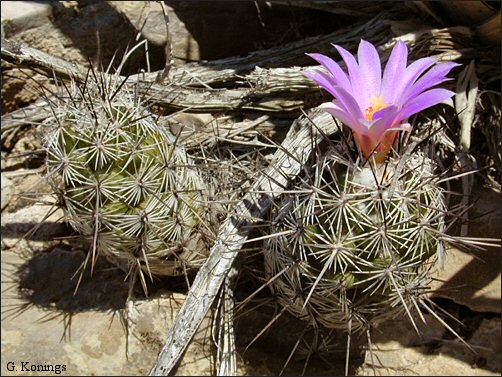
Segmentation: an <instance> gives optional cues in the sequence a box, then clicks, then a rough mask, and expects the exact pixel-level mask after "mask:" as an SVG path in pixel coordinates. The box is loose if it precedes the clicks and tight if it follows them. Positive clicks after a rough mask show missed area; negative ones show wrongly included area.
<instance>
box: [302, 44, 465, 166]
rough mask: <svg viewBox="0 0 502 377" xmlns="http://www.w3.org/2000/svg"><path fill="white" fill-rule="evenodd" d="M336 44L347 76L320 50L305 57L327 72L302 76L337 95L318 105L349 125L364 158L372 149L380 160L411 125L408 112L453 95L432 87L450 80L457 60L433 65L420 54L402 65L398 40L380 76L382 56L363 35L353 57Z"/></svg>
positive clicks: (404, 53) (402, 53) (404, 51)
mask: <svg viewBox="0 0 502 377" xmlns="http://www.w3.org/2000/svg"><path fill="white" fill-rule="evenodd" d="M334 46H335V48H336V49H337V50H338V52H339V53H340V55H341V56H342V58H343V61H344V62H345V65H346V66H347V69H348V75H347V74H346V73H345V72H344V71H343V70H342V69H341V68H340V66H339V65H338V64H337V63H336V62H335V61H334V60H332V59H331V58H329V57H327V56H325V55H322V54H309V56H310V57H312V58H313V59H315V60H317V61H318V62H319V63H320V64H321V65H322V66H323V67H324V68H326V70H327V71H328V73H327V74H326V73H324V72H320V71H318V72H315V73H305V75H306V76H308V77H309V78H311V79H312V80H314V81H315V82H316V83H318V84H319V85H321V86H322V87H323V88H324V89H326V90H327V91H328V92H329V93H331V94H332V95H333V96H334V97H335V98H334V99H333V101H331V102H327V103H323V104H322V105H321V108H323V109H324V110H326V111H327V112H329V113H330V114H332V115H333V116H334V117H336V118H338V119H340V120H341V121H342V122H343V123H345V124H346V125H347V126H349V127H350V128H351V129H352V131H353V133H354V138H355V140H356V141H357V143H358V144H359V148H360V150H361V152H362V154H363V155H364V157H365V158H368V157H370V156H371V155H372V154H373V153H374V157H375V159H376V160H377V161H379V162H381V161H383V160H384V159H385V157H386V156H387V154H388V152H389V150H390V148H391V147H392V145H393V143H394V140H395V138H396V135H397V131H399V130H404V131H409V130H410V129H411V126H410V125H409V124H408V123H407V119H408V117H410V116H411V115H414V114H416V113H418V112H420V111H422V110H424V109H426V108H428V107H431V106H434V105H436V104H438V103H440V102H442V101H444V100H447V99H449V98H451V97H452V96H453V95H454V93H453V92H452V91H450V90H446V89H442V88H435V89H431V88H432V87H434V86H436V85H438V84H440V83H442V82H444V81H446V80H449V78H447V77H446V75H447V74H448V73H449V72H450V70H451V69H452V68H453V67H455V66H457V65H458V64H457V63H453V62H448V63H441V64H437V65H435V66H434V67H432V66H433V65H434V64H435V63H436V59H434V58H423V59H419V60H417V61H415V62H413V63H412V64H410V65H409V66H406V63H407V55H408V49H407V46H406V44H405V43H404V42H401V41H398V42H397V43H396V45H395V46H394V49H393V50H392V53H391V55H390V58H389V61H388V62H387V65H386V67H385V70H384V72H383V77H382V73H381V63H380V58H379V56H378V52H377V50H376V48H375V46H373V45H372V44H371V43H369V42H367V41H365V40H361V43H360V44H359V49H358V52H357V58H358V61H357V62H356V59H355V57H354V56H352V55H351V54H350V53H349V52H348V51H347V50H345V49H344V48H343V47H340V46H337V45H334ZM430 67H432V68H430ZM429 68H430V69H429Z"/></svg>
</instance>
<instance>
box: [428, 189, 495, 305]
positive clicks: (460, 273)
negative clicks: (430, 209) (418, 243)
mask: <svg viewBox="0 0 502 377" xmlns="http://www.w3.org/2000/svg"><path fill="white" fill-rule="evenodd" d="M473 196H474V198H476V199H477V201H476V203H475V205H474V206H473V208H472V209H471V211H470V212H469V216H470V221H469V236H470V237H475V238H493V239H497V238H498V239H500V224H501V223H502V220H501V211H500V203H501V197H500V191H497V190H494V189H489V188H482V187H477V188H476V190H475V191H474V193H473ZM498 242H499V243H500V241H498ZM495 243H496V242H495ZM501 258H502V255H501V253H500V246H494V247H485V250H476V249H474V248H471V250H467V251H465V250H463V251H461V250H459V249H458V248H455V247H449V248H448V249H447V251H446V261H445V266H444V268H443V270H442V271H439V272H438V273H437V275H436V278H437V280H435V281H434V282H433V283H432V285H431V288H432V291H433V292H434V293H433V295H434V296H436V297H444V298H448V299H451V300H453V301H455V302H456V303H458V304H462V305H466V306H468V307H469V308H471V309H472V310H476V311H480V312H494V313H500V310H501V308H500V302H501V297H502V296H501V268H500V266H501V262H502V261H501Z"/></svg>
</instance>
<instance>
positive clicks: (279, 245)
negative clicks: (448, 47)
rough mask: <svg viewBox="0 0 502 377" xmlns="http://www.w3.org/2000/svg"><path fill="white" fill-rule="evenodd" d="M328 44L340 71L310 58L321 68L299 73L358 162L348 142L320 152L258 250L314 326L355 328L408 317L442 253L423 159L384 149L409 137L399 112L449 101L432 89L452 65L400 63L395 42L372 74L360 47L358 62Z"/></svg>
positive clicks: (435, 200) (440, 204)
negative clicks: (338, 124) (347, 137)
mask: <svg viewBox="0 0 502 377" xmlns="http://www.w3.org/2000/svg"><path fill="white" fill-rule="evenodd" d="M335 47H336V48H337V50H338V52H339V53H340V55H341V56H342V58H343V60H344V63H345V65H346V67H347V73H345V72H344V71H343V70H342V69H341V67H340V66H339V65H338V63H336V62H335V61H333V60H332V59H330V58H328V57H327V56H324V55H320V54H311V56H312V57H313V58H314V59H315V60H317V61H318V62H319V63H321V64H322V66H323V67H324V68H325V70H326V71H327V72H321V71H317V72H315V73H312V72H309V73H305V74H306V75H307V76H308V77H310V78H311V79H313V80H314V81H315V82H317V83H318V84H319V85H321V86H322V87H323V88H324V89H326V90H327V91H329V93H331V94H332V95H333V97H334V99H333V101H332V102H329V103H324V104H322V105H321V108H323V109H324V110H326V111H327V112H329V113H330V114H332V115H333V116H334V117H335V118H337V119H338V120H340V121H342V122H343V123H344V124H345V125H347V126H348V127H350V128H351V129H352V133H353V136H354V141H355V144H352V145H349V147H354V146H355V145H357V147H358V148H359V152H360V153H359V158H357V159H355V160H354V158H352V157H351V156H350V153H347V149H346V147H347V145H344V148H345V149H343V148H341V147H340V144H339V145H338V146H335V145H336V143H331V147H330V148H328V151H327V152H326V151H325V152H321V150H322V149H323V148H318V149H316V153H315V154H314V156H313V158H312V159H311V162H312V165H309V166H310V168H309V166H306V167H305V169H304V174H303V176H301V177H299V178H298V179H297V180H296V181H295V182H294V183H293V186H292V187H291V188H290V189H288V191H287V192H288V193H287V194H285V195H283V198H282V199H281V201H280V202H279V203H278V204H277V206H276V207H275V208H274V210H273V211H272V217H271V222H272V227H273V233H272V236H271V237H270V238H268V239H267V241H266V243H265V252H264V255H265V263H266V270H267V273H268V277H269V279H270V282H269V284H270V286H271V287H272V289H273V291H274V292H275V294H276V296H277V298H278V299H279V301H280V302H281V304H282V305H283V306H284V307H285V308H286V309H287V310H288V311H289V312H291V313H293V314H294V315H296V316H298V317H301V318H306V319H309V320H310V321H311V322H312V323H313V325H314V326H318V325H323V326H325V327H328V328H343V329H347V330H349V331H354V330H362V329H368V328H369V326H370V325H372V324H377V323H379V322H380V321H381V320H384V319H388V318H390V317H393V316H397V315H401V314H402V313H404V312H407V315H408V316H409V318H410V319H411V320H412V322H413V316H412V314H411V310H412V308H414V309H418V308H419V306H420V304H421V303H423V300H422V299H423V298H424V296H423V293H424V292H425V291H426V290H427V287H428V284H429V282H430V280H431V274H430V271H431V268H430V267H431V266H432V265H433V263H434V262H435V261H436V260H437V258H436V256H440V257H441V256H442V250H443V245H442V240H441V235H443V234H444V228H445V226H444V218H445V214H446V205H445V201H444V196H443V193H442V189H441V188H440V186H439V184H438V181H439V180H438V178H437V176H435V175H434V173H435V172H434V170H435V164H434V163H433V162H432V160H430V159H429V158H427V157H426V156H425V155H424V154H422V153H420V152H417V151H414V150H412V149H413V148H412V147H411V146H410V145H407V144H406V143H404V144H403V145H402V146H401V147H402V148H401V151H400V152H398V151H396V150H395V149H394V150H393V152H392V153H390V152H391V150H392V148H393V146H394V145H395V144H396V143H395V141H396V138H397V135H398V132H399V131H410V130H411V126H410V124H408V123H407V119H408V117H409V116H411V115H413V114H416V113H417V112H419V111H421V110H423V109H425V108H427V107H430V106H433V105H435V104H437V103H439V102H441V101H444V100H447V99H449V98H450V97H451V96H453V94H454V93H453V92H451V91H449V90H445V89H437V88H435V89H431V88H432V87H433V86H435V85H437V84H438V83H441V82H443V81H445V80H447V78H446V76H445V75H446V74H448V72H449V71H450V70H451V69H452V68H453V67H455V65H456V64H455V63H443V64H438V65H436V66H434V67H432V66H433V65H434V63H436V60H435V59H432V58H424V59H420V60H418V61H416V62H414V63H413V64H411V65H409V66H408V67H407V66H406V64H407V48H406V45H405V44H404V43H403V42H397V44H396V46H395V47H394V49H393V51H392V53H391V55H390V57H389V60H388V62H387V66H386V69H385V71H384V72H383V74H382V71H381V67H380V59H379V56H378V53H377V50H376V48H375V47H374V46H373V45H372V44H370V43H369V42H366V41H361V43H360V45H359V50H358V54H357V57H358V61H356V59H355V58H354V56H352V55H351V54H350V53H349V52H348V51H346V50H345V49H343V48H342V47H340V46H335ZM430 67H432V68H430ZM324 149H325V148H324ZM342 150H345V152H343V153H342V152H341V151H342ZM403 152H404V153H403ZM389 154H390V155H391V156H392V157H390V156H389Z"/></svg>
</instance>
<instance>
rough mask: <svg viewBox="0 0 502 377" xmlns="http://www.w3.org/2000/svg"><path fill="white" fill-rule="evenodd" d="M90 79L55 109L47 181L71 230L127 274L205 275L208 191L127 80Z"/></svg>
mask: <svg viewBox="0 0 502 377" xmlns="http://www.w3.org/2000/svg"><path fill="white" fill-rule="evenodd" d="M110 77H111V76H108V75H107V74H105V73H97V75H96V76H94V74H93V75H89V76H88V78H87V81H86V82H85V83H75V82H73V83H72V86H71V87H70V88H69V89H66V93H65V94H60V95H59V96H58V98H57V100H56V101H57V102H55V103H54V104H53V105H52V106H51V107H52V108H53V111H54V116H53V117H52V118H51V119H49V120H48V125H49V126H50V127H49V128H50V131H49V133H48V136H47V137H46V148H47V177H48V179H49V181H50V183H51V185H52V187H53V189H54V191H55V193H56V194H57V195H58V198H59V204H60V205H61V206H62V208H63V209H64V211H65V214H66V220H67V221H68V223H69V224H70V225H71V226H72V228H73V229H74V230H75V231H77V232H78V233H79V234H81V235H83V236H84V237H85V238H86V239H87V240H88V241H89V248H90V254H89V255H90V256H91V257H92V265H94V261H95V258H96V257H97V256H104V257H106V258H107V259H108V260H110V261H111V262H112V263H113V264H115V265H117V266H119V267H121V268H123V269H124V270H125V271H127V272H140V276H141V278H142V283H143V284H144V278H143V273H147V274H148V275H149V276H150V277H152V275H179V274H182V273H185V272H187V271H188V270H189V269H191V268H193V267H199V266H200V265H201V264H202V263H203V261H204V260H205V257H206V254H207V251H206V249H207V248H206V247H204V246H203V242H204V239H203V238H204V236H203V234H204V232H203V230H204V226H205V222H206V220H207V216H208V213H207V210H206V209H207V206H206V199H205V198H206V195H207V194H208V193H209V190H210V184H209V183H208V182H207V181H205V179H203V177H202V175H201V173H200V172H199V171H198V170H197V168H196V166H195V163H194V161H193V158H192V157H191V156H190V155H189V154H188V153H187V151H186V150H185V149H184V148H183V147H181V146H179V145H177V143H176V138H175V137H174V136H173V135H172V134H171V133H170V131H169V130H168V129H166V128H163V127H161V126H158V125H157V123H156V121H155V118H154V116H153V115H152V114H151V113H150V112H149V110H148V109H146V108H145V107H144V106H142V104H141V102H140V100H139V99H138V98H137V95H136V94H135V92H134V89H132V88H131V89H127V86H122V84H121V82H120V81H118V78H119V76H115V77H111V78H110Z"/></svg>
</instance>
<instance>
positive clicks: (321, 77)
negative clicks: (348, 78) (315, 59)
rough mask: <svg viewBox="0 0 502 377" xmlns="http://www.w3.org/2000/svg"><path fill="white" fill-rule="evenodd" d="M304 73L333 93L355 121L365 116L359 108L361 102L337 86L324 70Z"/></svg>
mask: <svg viewBox="0 0 502 377" xmlns="http://www.w3.org/2000/svg"><path fill="white" fill-rule="evenodd" d="M303 74H304V75H305V76H307V77H309V78H310V79H312V80H314V81H315V82H316V83H318V84H319V85H321V86H322V87H323V88H324V89H326V90H327V91H328V92H330V93H331V95H332V96H333V97H335V98H336V100H337V101H338V102H339V103H340V108H341V109H342V110H343V111H345V112H347V114H349V116H350V117H351V118H352V119H353V123H357V122H358V119H360V118H362V117H363V113H362V112H361V109H360V108H359V104H358V103H357V102H356V100H355V99H354V97H352V95H350V94H349V92H348V91H346V90H345V89H343V88H342V87H339V86H336V83H335V81H334V79H333V78H332V77H331V76H328V75H327V74H325V73H323V72H315V73H311V72H303Z"/></svg>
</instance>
